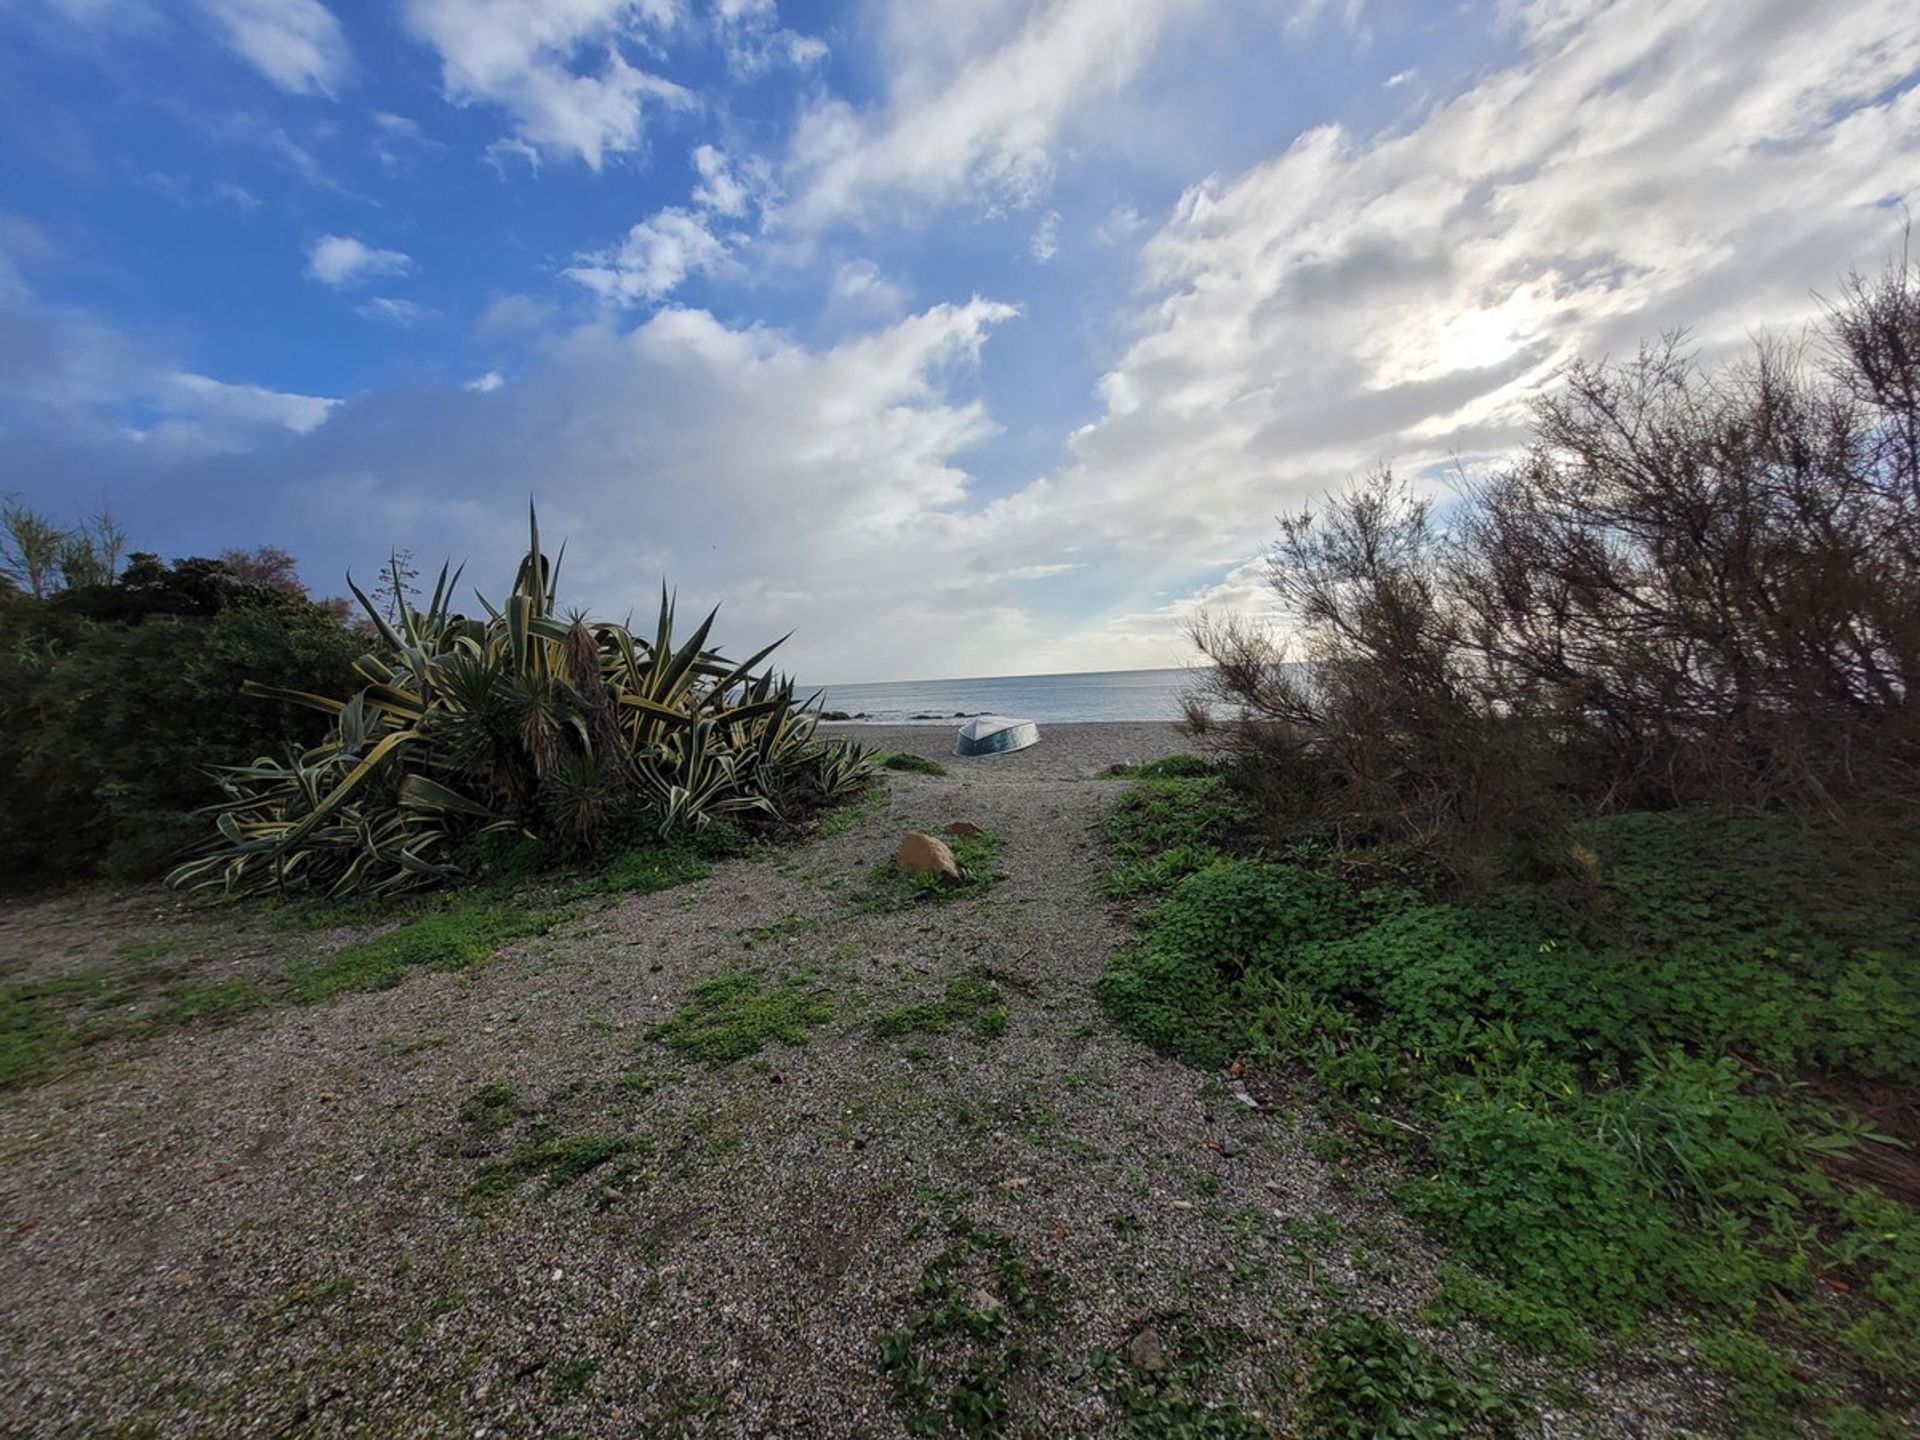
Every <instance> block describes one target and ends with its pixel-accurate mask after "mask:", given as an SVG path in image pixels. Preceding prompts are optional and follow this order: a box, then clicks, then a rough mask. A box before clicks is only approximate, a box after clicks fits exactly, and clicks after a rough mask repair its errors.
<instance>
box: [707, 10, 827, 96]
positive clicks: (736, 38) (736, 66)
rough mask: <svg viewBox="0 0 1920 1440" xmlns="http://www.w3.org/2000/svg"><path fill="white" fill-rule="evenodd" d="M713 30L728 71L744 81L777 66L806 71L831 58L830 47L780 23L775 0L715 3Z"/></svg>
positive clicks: (811, 36) (814, 37)
mask: <svg viewBox="0 0 1920 1440" xmlns="http://www.w3.org/2000/svg"><path fill="white" fill-rule="evenodd" d="M713 28H714V33H715V36H716V38H718V40H719V42H720V46H721V49H722V50H723V51H724V52H725V53H726V57H727V68H728V69H729V70H731V71H732V72H733V73H734V74H735V75H737V76H740V77H742V78H751V77H753V76H756V75H763V74H765V73H766V72H767V71H769V70H771V69H773V68H774V67H775V66H777V65H791V66H794V67H795V68H800V69H803V68H805V67H806V66H809V65H817V64H819V63H820V62H821V61H822V60H824V59H826V58H827V45H826V42H825V41H824V40H821V39H820V38H819V37H817V36H814V35H802V34H800V33H799V32H798V31H794V30H789V29H787V28H786V27H785V26H783V25H782V24H781V23H780V11H779V6H778V5H777V4H776V3H775V0H714V3H713Z"/></svg>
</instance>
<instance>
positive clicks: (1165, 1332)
mask: <svg viewBox="0 0 1920 1440" xmlns="http://www.w3.org/2000/svg"><path fill="white" fill-rule="evenodd" d="M1246 1343H1247V1336H1246V1334H1245V1333H1244V1332H1243V1331H1241V1330H1238V1329H1236V1328H1234V1327H1232V1326H1224V1325H1222V1326H1207V1325H1202V1324H1200V1323H1199V1322H1198V1321H1197V1320H1195V1319H1194V1317H1192V1316H1191V1315H1188V1314H1186V1313H1185V1312H1162V1313H1160V1314H1158V1315H1155V1316H1154V1317H1153V1318H1152V1322H1151V1324H1150V1325H1148V1326H1146V1327H1145V1328H1143V1329H1141V1330H1139V1331H1136V1332H1135V1334H1134V1336H1133V1337H1132V1339H1130V1340H1129V1342H1128V1343H1127V1345H1126V1346H1124V1347H1122V1348H1121V1349H1120V1350H1118V1351H1113V1350H1105V1349H1096V1350H1095V1351H1094V1352H1093V1354H1092V1356H1091V1361H1092V1371H1093V1374H1094V1378H1095V1380H1096V1382H1097V1383H1098V1384H1099V1386H1100V1388H1101V1391H1102V1392H1103V1393H1104V1394H1105V1395H1106V1397H1107V1402H1108V1403H1109V1404H1110V1405H1112V1406H1113V1407H1114V1409H1115V1410H1117V1411H1118V1412H1119V1413H1120V1415H1121V1416H1122V1421H1121V1429H1120V1431H1119V1433H1120V1434H1121V1435H1123V1436H1125V1437H1127V1440H1266V1437H1267V1436H1269V1435H1271V1434H1272V1431H1271V1430H1270V1429H1269V1428H1268V1427H1267V1425H1266V1423H1265V1422H1264V1421H1262V1420H1260V1419H1259V1418H1257V1417H1256V1416H1253V1415H1250V1414H1248V1413H1247V1412H1246V1411H1245V1410H1243V1409H1241V1408H1240V1407H1239V1406H1238V1405H1235V1404H1232V1403H1230V1402H1226V1401H1221V1400H1216V1399H1209V1398H1208V1391H1209V1390H1210V1389H1212V1388H1213V1377H1214V1370H1215V1368H1216V1366H1217V1364H1218V1362H1219V1361H1220V1360H1222V1359H1224V1358H1226V1357H1227V1356H1229V1355H1231V1354H1232V1353H1233V1352H1235V1351H1237V1350H1240V1349H1242V1348H1244V1346H1245V1345H1246Z"/></svg>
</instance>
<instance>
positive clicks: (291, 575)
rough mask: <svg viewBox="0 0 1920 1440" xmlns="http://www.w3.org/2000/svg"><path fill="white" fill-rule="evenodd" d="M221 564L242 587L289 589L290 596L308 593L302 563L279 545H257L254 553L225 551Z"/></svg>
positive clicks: (248, 551)
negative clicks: (301, 580)
mask: <svg viewBox="0 0 1920 1440" xmlns="http://www.w3.org/2000/svg"><path fill="white" fill-rule="evenodd" d="M220 563H221V564H222V565H225V566H226V567H227V569H228V571H229V572H230V573H231V574H232V575H233V578H234V579H236V580H238V581H239V582H240V583H241V584H242V585H261V586H265V587H268V588H270V589H274V590H285V591H286V592H287V593H288V594H290V595H304V594H306V593H307V587H306V586H305V585H302V584H301V583H300V568H299V566H298V564H297V563H296V562H295V561H294V558H293V556H291V555H289V554H288V553H287V552H286V551H284V550H282V549H281V548H280V547H279V546H278V545H256V546H254V547H253V549H251V550H222V551H221V552H220Z"/></svg>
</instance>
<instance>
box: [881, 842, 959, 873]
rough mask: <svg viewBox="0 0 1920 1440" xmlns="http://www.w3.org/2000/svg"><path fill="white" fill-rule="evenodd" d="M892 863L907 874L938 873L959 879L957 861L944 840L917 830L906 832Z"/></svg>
mask: <svg viewBox="0 0 1920 1440" xmlns="http://www.w3.org/2000/svg"><path fill="white" fill-rule="evenodd" d="M893 863H894V864H895V865H896V866H898V867H899V868H900V869H901V870H902V871H904V872H905V873H907V874H909V875H938V876H940V877H941V878H942V879H944V880H951V881H955V882H958V881H959V879H960V866H959V863H958V862H957V861H955V860H954V858H953V851H951V850H949V849H948V848H947V844H946V841H944V840H936V839H935V838H934V837H933V836H931V835H925V834H922V833H921V832H920V831H918V830H909V831H908V832H907V834H906V838H905V839H904V840H902V841H901V842H900V853H899V854H897V855H895V856H894V857H893Z"/></svg>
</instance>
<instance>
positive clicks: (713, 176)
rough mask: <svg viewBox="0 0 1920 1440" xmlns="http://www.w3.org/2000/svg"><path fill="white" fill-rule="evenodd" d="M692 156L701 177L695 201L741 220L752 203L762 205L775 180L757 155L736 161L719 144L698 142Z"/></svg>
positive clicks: (696, 187) (694, 195)
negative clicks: (761, 202)
mask: <svg viewBox="0 0 1920 1440" xmlns="http://www.w3.org/2000/svg"><path fill="white" fill-rule="evenodd" d="M692 158H693V168H694V171H695V172H696V173H697V174H698V175H699V176H700V182H699V184H697V185H696V186H694V190H693V200H694V203H695V204H696V205H698V206H700V207H701V208H702V209H704V210H711V211H712V212H713V213H714V214H716V215H725V216H726V217H727V218H728V219H738V218H740V217H741V216H743V215H745V214H746V213H747V208H748V206H749V205H755V204H759V203H760V201H761V200H762V199H763V198H764V197H765V195H766V193H767V191H768V189H769V187H770V186H771V185H772V183H773V177H772V174H771V172H770V170H769V168H768V166H767V162H766V161H764V160H762V159H760V158H759V157H758V156H748V157H747V159H746V160H745V161H744V162H741V163H736V162H735V161H734V160H732V159H731V158H730V157H729V156H728V155H727V153H726V152H725V151H724V150H721V149H719V148H718V147H716V146H713V145H697V146H695V147H694V150H693V157H692Z"/></svg>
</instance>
